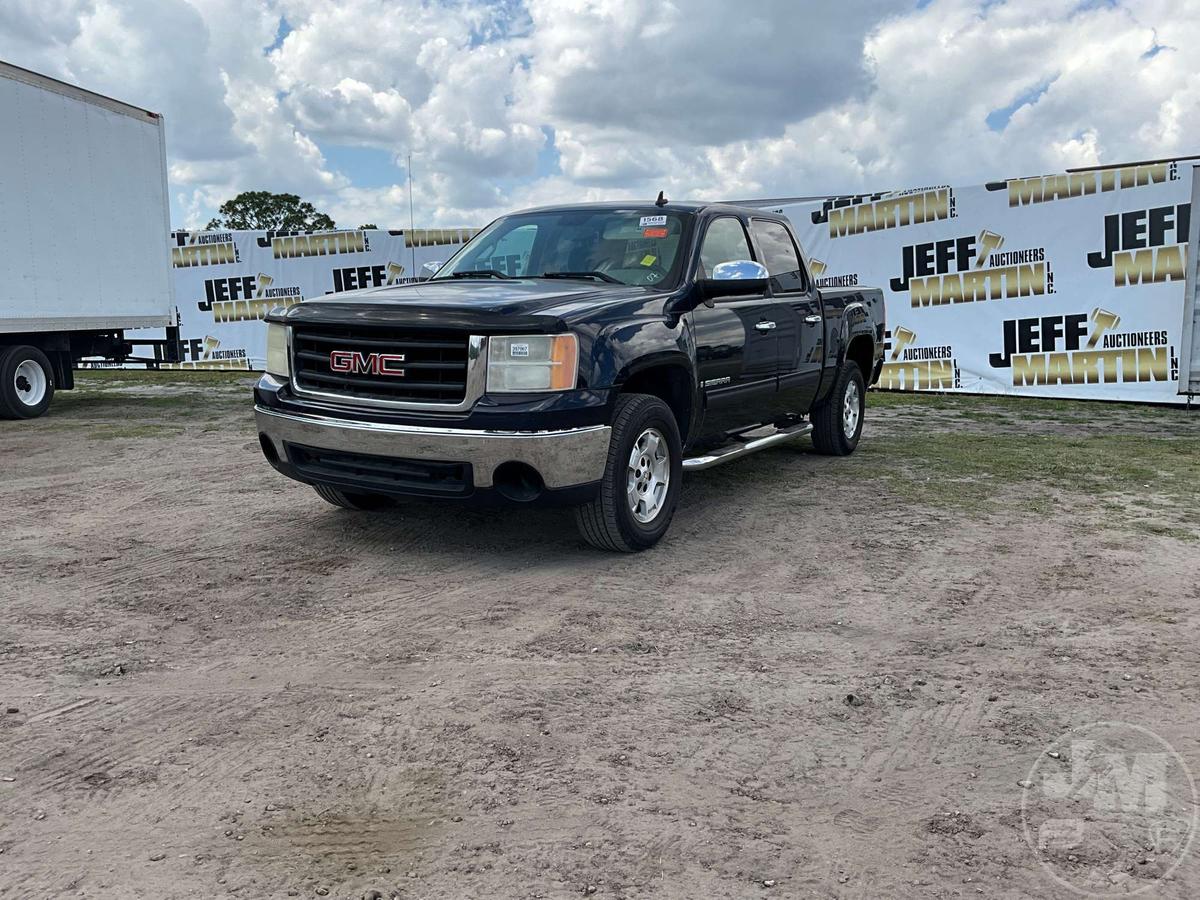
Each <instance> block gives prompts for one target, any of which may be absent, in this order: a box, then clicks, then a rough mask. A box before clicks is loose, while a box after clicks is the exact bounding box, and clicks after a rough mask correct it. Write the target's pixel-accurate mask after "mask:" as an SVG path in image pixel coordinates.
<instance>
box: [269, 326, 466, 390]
mask: <svg viewBox="0 0 1200 900" xmlns="http://www.w3.org/2000/svg"><path fill="white" fill-rule="evenodd" d="M468 345H469V338H468V336H467V335H465V334H462V333H459V332H446V331H413V330H405V329H396V328H370V329H367V328H358V327H352V326H349V327H348V326H321V327H314V326H307V325H304V326H297V327H294V328H293V329H292V374H293V378H294V379H295V383H296V387H297V389H298V390H300V391H309V392H319V393H323V394H335V395H338V396H341V397H345V398H346V399H348V400H366V401H393V402H403V403H431V404H432V403H440V404H455V403H461V402H462V401H463V398H464V397H465V396H466V392H467V362H468V356H469V354H468ZM335 354H337V355H336V356H335ZM384 358H386V361H385V363H384V364H383V366H381V365H380V360H381V359H384ZM401 373H402V374H401Z"/></svg>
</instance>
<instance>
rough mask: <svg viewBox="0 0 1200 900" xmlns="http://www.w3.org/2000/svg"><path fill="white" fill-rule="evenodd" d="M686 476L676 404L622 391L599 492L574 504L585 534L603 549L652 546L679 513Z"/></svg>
mask: <svg viewBox="0 0 1200 900" xmlns="http://www.w3.org/2000/svg"><path fill="white" fill-rule="evenodd" d="M682 480H683V446H682V441H681V440H680V438H679V426H678V424H676V422H675V416H674V414H673V413H672V412H671V408H670V407H669V406H667V404H665V403H663V401H662V400H660V399H659V398H658V397H653V396H650V395H649V394H626V395H624V396H622V397H621V398H620V399H618V400H617V411H616V416H615V417H614V419H613V429H612V442H611V443H610V444H609V446H608V462H607V464H606V465H605V467H604V477H603V479H602V480H601V482H600V493H599V495H598V496H597V497H596V499H594V500H592V501H591V502H590V503H586V504H584V505H583V506H580V507H577V508H576V510H575V524H576V525H578V526H579V533H580V535H581V536H582V537H583V539H584V540H585V541H587V542H588V543H589V544H591V545H592V546H593V547H597V548H599V549H600V550H615V551H618V552H623V553H633V552H636V551H638V550H645V549H647V548H649V547H653V546H654V545H655V544H657V543H658V542H659V540H660V539H661V538H662V536H663V535H664V534H666V531H667V527H668V526H669V525H670V524H671V518H672V517H673V516H674V515H675V507H676V505H677V504H678V503H679V490H680V482H682Z"/></svg>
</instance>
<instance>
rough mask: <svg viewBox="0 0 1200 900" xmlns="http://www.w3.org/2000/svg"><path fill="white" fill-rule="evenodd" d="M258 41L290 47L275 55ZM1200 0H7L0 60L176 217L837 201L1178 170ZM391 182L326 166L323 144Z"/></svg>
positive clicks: (424, 218)
mask: <svg viewBox="0 0 1200 900" xmlns="http://www.w3.org/2000/svg"><path fill="white" fill-rule="evenodd" d="M280 34H286V36H285V37H284V38H283V40H282V41H280V40H279V35H280ZM1197 39H1200V0H1118V2H1105V3H1095V2H1083V3H1081V2H1079V0H1000V2H997V0H991V2H986V3H984V2H967V0H933V2H931V3H928V4H926V5H924V6H922V7H920V8H914V4H913V2H912V0H864V2H856V3H842V4H836V5H835V4H826V3H797V2H795V0H762V2H757V3H753V4H740V5H736V4H729V3H727V2H725V0H687V2H684V0H656V2H651V0H524V2H521V0H505V2H503V3H496V2H486V0H456V2H450V0H444V2H421V0H341V2H338V3H330V2H328V0H258V2H256V0H6V2H5V3H3V4H2V5H0V57H2V58H4V59H7V60H9V61H11V62H14V63H16V64H18V65H25V66H27V67H30V68H33V69H37V70H40V71H44V72H46V73H47V74H50V75H53V76H56V77H60V78H64V79H66V80H70V81H74V82H76V83H80V84H82V85H84V86H85V87H90V88H92V89H94V90H99V91H101V92H103V93H108V94H112V95H114V96H117V97H120V98H122V99H127V100H129V101H130V102H133V103H137V104H139V105H143V106H147V107H150V108H154V109H158V110H160V111H162V112H164V113H165V114H166V116H167V124H168V135H169V152H170V155H171V178H172V192H173V194H174V195H175V196H176V197H177V214H178V217H180V218H182V219H183V220H184V221H183V222H180V223H178V224H188V225H192V226H195V225H197V224H202V223H203V222H204V221H206V220H207V218H208V217H209V216H210V215H211V214H212V212H213V210H214V208H215V206H216V205H218V204H219V203H220V202H221V201H222V200H224V199H227V198H228V197H230V196H232V195H233V194H234V193H236V192H237V191H240V190H245V189H268V190H289V191H293V192H295V193H299V194H302V195H304V196H305V197H306V198H309V199H311V200H313V201H314V202H315V203H317V204H318V206H320V207H323V208H325V209H327V210H329V211H330V212H331V213H332V214H333V215H334V216H335V218H338V219H339V220H340V221H342V222H343V223H344V224H348V225H356V224H359V223H360V222H365V221H374V222H377V223H379V224H380V225H384V226H385V227H386V226H388V225H391V226H397V225H399V226H403V225H404V224H405V223H406V222H407V218H408V209H407V206H408V203H407V200H408V198H407V192H406V188H405V185H404V184H403V172H402V171H401V168H402V167H403V161H404V157H405V155H406V154H407V153H409V152H412V153H413V154H414V170H415V173H416V176H417V181H416V191H415V201H416V205H417V217H418V219H420V221H421V222H422V223H425V224H474V223H479V222H482V221H484V220H486V219H488V218H490V217H492V216H493V215H494V214H496V213H497V212H500V211H502V210H504V209H506V208H511V207H516V206H523V205H530V204H536V203H547V202H566V201H571V200H586V199H601V198H605V197H630V196H644V197H647V198H649V197H653V196H654V194H655V193H656V192H657V191H658V190H659V189H663V190H666V192H667V194H668V195H669V196H672V197H675V198H680V199H682V198H685V197H694V198H700V199H705V198H731V197H750V196H789V195H802V194H816V193H837V192H844V191H853V190H861V189H886V188H891V187H901V186H906V185H916V184H927V183H941V182H951V183H957V184H966V183H971V182H975V181H981V180H984V179H988V178H996V177H1006V176H1011V175H1015V174H1021V173H1030V172H1039V171H1050V170H1053V169H1058V168H1063V167H1066V166H1070V165H1087V164H1092V163H1103V162H1118V161H1124V160H1131V159H1143V158H1151V157H1161V156H1169V155H1172V154H1181V153H1187V152H1189V151H1196V150H1197V149H1200V72H1197V71H1196V70H1195V67H1194V65H1192V64H1191V63H1190V51H1191V48H1192V47H1193V46H1195V44H1196V41H1197ZM345 146H354V147H367V148H375V149H376V150H382V151H385V153H384V154H379V153H375V154H373V155H368V156H364V157H351V159H352V160H355V159H359V158H361V159H363V160H370V159H384V160H386V159H388V158H391V159H392V160H393V161H398V162H399V164H400V166H401V168H394V167H391V166H383V165H381V166H379V167H377V170H374V171H369V172H368V171H364V170H361V169H360V170H356V169H355V168H354V165H361V166H367V165H369V163H368V162H362V163H361V164H359V163H352V164H351V165H347V164H344V163H343V164H334V163H333V162H331V159H337V158H338V157H337V154H336V151H337V148H339V147H345Z"/></svg>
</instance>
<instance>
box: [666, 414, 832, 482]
mask: <svg viewBox="0 0 1200 900" xmlns="http://www.w3.org/2000/svg"><path fill="white" fill-rule="evenodd" d="M812 430H813V427H812V425H811V424H809V423H808V422H801V423H799V424H798V425H789V426H788V427H787V428H779V429H776V430H775V431H774V432H772V433H771V434H767V435H763V436H762V437H758V438H752V439H749V440H746V439H740V440H738V441H737V442H736V443H733V444H729V445H728V446H725V447H722V448H721V449H720V450H714V451H712V452H711V453H706V454H705V455H704V456H693V457H691V458H690V459H685V460H684V461H683V468H684V469H685V470H687V471H688V472H698V471H700V470H701V469H711V468H712V467H713V466H719V465H721V463H725V462H729V461H730V460H731V459H738V458H740V457H743V456H749V455H750V454H751V453H757V452H758V451H759V450H765V449H766V448H767V447H774V446H775V445H776V444H782V443H783V442H784V441H790V440H792V439H793V438H798V437H804V436H805V435H806V434H811V433H812ZM751 434H753V432H751Z"/></svg>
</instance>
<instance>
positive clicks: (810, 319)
mask: <svg viewBox="0 0 1200 900" xmlns="http://www.w3.org/2000/svg"><path fill="white" fill-rule="evenodd" d="M804 321H805V322H807V323H808V324H809V325H820V324H821V317H820V316H805V317H804Z"/></svg>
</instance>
